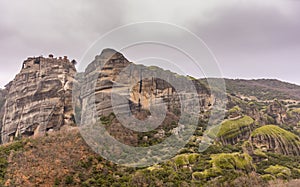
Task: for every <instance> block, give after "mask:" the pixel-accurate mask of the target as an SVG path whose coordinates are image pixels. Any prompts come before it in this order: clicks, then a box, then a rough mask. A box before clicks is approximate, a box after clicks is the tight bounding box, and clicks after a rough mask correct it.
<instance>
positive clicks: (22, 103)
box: [1, 55, 76, 143]
mask: <svg viewBox="0 0 300 187" xmlns="http://www.w3.org/2000/svg"><path fill="white" fill-rule="evenodd" d="M75 73H76V69H75V65H74V62H70V61H69V60H68V59H67V57H64V58H61V57H60V58H53V55H49V58H44V57H33V58H28V59H27V60H25V61H24V63H23V66H22V70H21V72H20V73H19V74H17V75H16V77H15V78H14V80H13V81H12V82H11V83H10V84H9V86H8V87H7V89H8V95H7V98H6V102H5V107H4V117H3V120H2V122H3V125H2V130H1V137H2V138H1V139H2V142H3V143H7V142H9V141H12V140H13V139H14V138H15V137H19V136H32V135H37V134H43V133H45V132H46V131H48V130H50V129H53V130H58V129H60V127H61V126H63V125H67V124H72V121H73V119H72V118H73V113H74V112H73V109H72V82H73V77H74V75H75Z"/></svg>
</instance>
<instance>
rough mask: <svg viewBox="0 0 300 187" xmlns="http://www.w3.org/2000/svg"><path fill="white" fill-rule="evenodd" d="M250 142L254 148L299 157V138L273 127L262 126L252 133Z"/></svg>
mask: <svg viewBox="0 0 300 187" xmlns="http://www.w3.org/2000/svg"><path fill="white" fill-rule="evenodd" d="M250 142H251V143H252V145H253V146H254V148H257V149H260V150H262V151H266V152H267V151H270V152H275V153H280V154H283V155H294V156H299V155H300V138H299V137H298V136H297V135H295V134H293V133H291V132H289V131H286V130H284V129H282V128H280V127H278V126H275V125H264V126H262V127H260V128H257V129H255V130H254V131H253V133H252V134H251V137H250Z"/></svg>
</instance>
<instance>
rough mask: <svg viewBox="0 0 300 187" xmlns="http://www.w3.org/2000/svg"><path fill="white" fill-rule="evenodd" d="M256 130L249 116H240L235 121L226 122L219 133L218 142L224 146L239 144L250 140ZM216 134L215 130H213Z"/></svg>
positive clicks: (222, 124)
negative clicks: (252, 132)
mask: <svg viewBox="0 0 300 187" xmlns="http://www.w3.org/2000/svg"><path fill="white" fill-rule="evenodd" d="M253 129H254V120H253V119H252V118H251V117H249V116H240V117H237V118H235V119H229V120H225V121H224V122H223V123H221V126H220V127H219V131H216V132H217V140H218V141H220V142H222V144H223V145H227V144H231V145H234V144H237V143H240V142H242V141H245V140H247V139H248V138H249V136H250V134H251V131H252V130H253ZM211 133H214V129H212V130H211Z"/></svg>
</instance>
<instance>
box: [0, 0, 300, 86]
mask: <svg viewBox="0 0 300 187" xmlns="http://www.w3.org/2000/svg"><path fill="white" fill-rule="evenodd" d="M0 12H1V13H0V14H1V16H0V63H1V69H0V71H1V74H0V87H2V86H4V85H5V84H6V83H8V82H9V81H10V80H12V79H13V78H14V76H15V74H16V73H18V72H19V71H20V68H21V64H22V62H23V61H24V60H25V59H26V58H27V57H28V56H39V55H44V56H47V55H48V54H50V53H52V54H54V55H55V56H64V55H67V56H69V58H70V59H77V60H79V59H80V58H81V57H82V55H83V54H84V52H85V51H86V50H87V49H88V48H89V46H90V45H91V44H92V43H93V42H94V41H95V40H97V39H98V37H100V36H101V35H103V34H104V33H106V32H108V31H110V30H111V29H113V28H116V27H118V26H122V25H125V24H129V23H133V22H143V21H162V22H168V23H172V24H176V25H179V26H182V27H185V28H187V29H189V30H190V31H192V32H193V33H195V34H197V35H198V36H199V37H200V38H202V39H203V40H204V41H205V43H206V44H207V45H208V47H209V48H210V49H211V50H212V51H213V53H214V55H215V56H216V58H217V59H218V61H219V65H220V67H221V71H222V73H223V76H224V77H230V78H247V79H249V78H277V79H280V80H284V81H288V82H292V83H297V84H299V85H300V79H299V75H300V74H299V72H300V37H299V35H300V21H299V19H300V1H297V0H282V1H277V0H270V1H267V0H264V1H261V0H251V1H249V0H239V1H238V0H226V1H221V0H220V1H212V0H210V1H199V0H188V1H182V0H160V1H158V0H143V1H141V0H88V1H86V0H76V1H74V0H60V1H53V0H43V1H41V0H23V1H17V0H0ZM99 53H100V51H99ZM125 56H127V57H129V58H130V55H129V56H128V55H126V54H125ZM130 60H131V61H134V60H135V59H130Z"/></svg>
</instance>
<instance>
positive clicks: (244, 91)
mask: <svg viewBox="0 0 300 187" xmlns="http://www.w3.org/2000/svg"><path fill="white" fill-rule="evenodd" d="M225 83H226V88H227V92H228V93H235V94H241V95H244V96H255V97H256V98H257V99H259V100H273V99H282V100H285V99H293V100H299V99H300V86H299V85H296V84H292V83H288V82H283V81H280V80H277V79H253V80H244V79H225Z"/></svg>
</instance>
